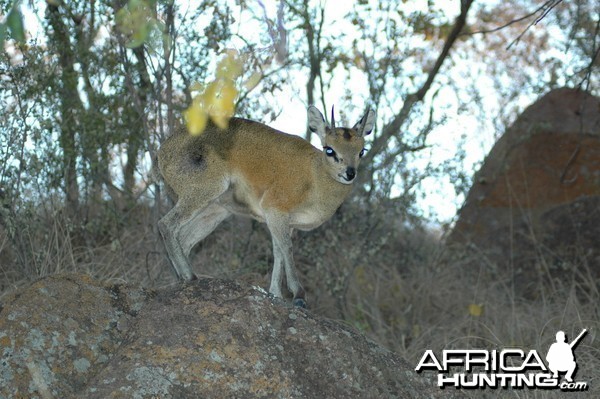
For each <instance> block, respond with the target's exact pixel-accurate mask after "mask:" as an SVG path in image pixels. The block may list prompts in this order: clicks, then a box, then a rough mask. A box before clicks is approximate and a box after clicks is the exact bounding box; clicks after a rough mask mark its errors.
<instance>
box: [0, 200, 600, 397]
mask: <svg viewBox="0 0 600 399" xmlns="http://www.w3.org/2000/svg"><path fill="white" fill-rule="evenodd" d="M398 209H399V208H398V207H396V206H394V204H393V203H390V204H388V206H386V207H383V208H379V209H373V208H369V207H366V206H365V205H361V204H359V203H352V202H351V203H347V204H345V205H344V206H343V207H342V209H341V210H340V211H339V212H338V213H337V214H336V216H334V218H332V220H330V221H329V222H327V223H326V224H325V225H323V226H322V227H320V228H319V229H317V230H314V231H312V232H306V233H303V232H299V233H296V234H295V236H294V245H295V251H294V252H295V258H296V262H297V266H298V268H299V272H300V274H301V281H302V282H303V283H304V285H305V288H306V290H307V293H308V298H307V299H308V302H309V306H310V307H311V311H312V312H314V313H317V314H320V315H323V316H326V317H329V318H333V319H336V320H340V321H342V322H344V323H347V324H349V325H351V326H353V327H354V328H356V329H358V330H360V331H361V332H363V333H364V334H366V335H368V336H369V337H370V338H371V339H373V340H375V341H377V342H379V343H380V344H382V345H383V346H385V347H387V348H389V349H390V350H392V351H395V352H397V353H399V354H400V355H401V356H403V357H404V358H406V359H407V360H408V362H409V364H413V365H415V366H416V364H417V362H418V361H419V359H420V358H421V356H422V355H423V352H424V351H425V350H426V349H431V350H433V351H434V352H436V353H440V352H441V351H442V350H443V349H448V348H455V349H470V348H487V349H502V348H507V347H517V348H522V349H523V350H531V349H535V350H537V351H538V352H539V353H540V354H541V355H543V356H545V354H546V351H547V350H548V348H549V346H550V344H551V343H553V342H554V336H555V333H556V331H558V330H564V331H565V332H566V334H567V336H568V337H569V338H573V337H575V336H576V335H577V334H578V333H579V332H580V331H581V330H582V329H583V328H587V329H588V330H589V333H588V335H587V336H586V337H585V339H584V340H583V341H582V342H581V344H580V345H579V346H578V347H577V350H576V357H577V361H578V365H579V369H578V372H577V374H576V377H577V378H576V379H577V380H578V381H587V382H588V384H589V386H590V390H589V391H588V392H587V394H588V395H591V396H590V397H594V396H600V377H599V376H600V375H599V374H598V372H597V371H596V370H598V369H600V341H599V340H598V337H597V332H598V331H599V330H600V294H599V292H598V285H597V281H596V280H595V279H594V277H593V276H595V274H594V273H593V270H591V266H590V262H589V261H588V260H587V259H585V257H581V258H573V259H564V260H563V261H564V264H565V265H566V266H565V267H567V269H566V270H568V271H567V272H566V273H572V274H573V275H577V276H578V278H569V279H557V278H556V277H555V276H547V278H545V279H541V280H540V284H542V282H543V281H548V282H549V283H548V284H546V285H542V286H537V287H536V289H537V290H538V292H539V293H540V295H536V296H524V295H521V293H520V292H519V291H517V290H516V289H515V282H514V281H513V280H512V273H511V271H510V270H506V271H503V270H501V268H500V266H499V265H495V264H494V263H493V261H492V260H490V259H486V258H485V257H483V256H479V255H478V253H475V254H474V255H473V253H472V252H470V254H471V255H468V256H462V257H456V256H452V257H451V256H449V254H448V250H447V249H446V248H444V247H443V245H442V244H441V243H440V241H439V239H438V237H437V235H436V234H434V233H432V232H430V231H428V230H427V229H425V228H422V227H419V226H418V225H415V224H411V225H409V224H407V223H405V222H403V220H404V219H403V216H404V215H402V214H401V212H400V211H399V210H398ZM33 215H34V216H31V214H30V216H29V217H22V218H21V219H20V228H19V231H18V234H19V236H18V237H15V232H14V231H13V232H12V233H11V232H10V231H8V230H7V229H5V228H0V290H1V292H0V301H1V300H2V296H3V295H4V294H5V293H7V292H9V291H12V290H14V289H16V288H18V287H19V286H22V285H24V284H26V283H27V282H28V281H31V280H33V279H36V278H38V277H41V276H46V275H50V274H55V273H59V272H71V271H74V272H83V273H87V274H90V275H92V276H94V277H96V278H99V279H105V280H120V281H127V282H131V283H135V284H141V285H144V286H146V287H150V288H158V287H163V286H166V285H171V284H176V280H175V278H174V277H173V275H172V273H171V270H170V266H169V264H168V262H167V260H166V257H165V255H164V250H163V247H162V243H161V241H160V238H159V237H158V236H157V232H156V227H155V217H153V216H152V210H151V209H150V207H149V206H145V205H138V206H137V207H136V208H135V209H133V210H131V211H130V212H129V213H128V214H127V215H125V216H123V215H119V216H118V217H116V216H115V213H114V212H108V211H106V212H104V213H102V212H100V213H99V214H98V215H97V217H98V218H100V219H101V220H104V221H105V223H103V224H102V226H101V227H98V226H92V227H91V225H90V224H89V223H88V224H87V225H84V226H83V227H82V226H79V227H77V226H75V225H76V223H75V224H74V223H73V221H71V220H68V218H67V217H66V216H64V214H63V213H61V212H46V213H44V214H43V215H42V214H39V213H38V214H35V213H34V214H33ZM85 226H87V227H85ZM81 229H84V230H85V229H87V231H84V232H82V230H81ZM17 239H18V242H19V243H20V244H19V245H15V242H17ZM19 251H24V252H25V253H22V254H19V253H18V252H19ZM465 253H467V252H465ZM579 253H585V252H583V251H580V252H579ZM454 254H456V252H454ZM22 259H28V262H29V264H27V265H23V264H22V263H21V262H22ZM272 261H273V258H272V250H271V240H270V237H269V234H268V231H267V230H266V228H265V227H264V226H263V225H261V224H259V223H257V222H253V221H250V220H246V219H237V218H231V219H228V220H227V221H225V222H224V223H223V224H222V225H221V226H219V227H218V228H217V230H216V231H215V232H214V233H213V234H212V235H210V236H209V237H208V238H207V239H206V240H205V241H204V242H202V243H200V244H199V245H198V246H197V247H196V248H195V249H194V250H193V254H192V265H193V267H194V270H195V272H196V273H197V274H198V275H200V276H212V277H218V278H230V279H238V280H243V281H245V282H247V283H251V284H255V285H261V286H263V287H268V283H269V273H270V270H271V266H272ZM473 309H476V310H478V311H477V312H474V311H473ZM466 393H467V394H471V393H469V392H466ZM472 394H473V396H474V397H481V394H482V392H480V391H478V392H476V393H475V392H473V393H472ZM489 394H490V396H498V395H500V396H504V397H549V398H552V397H561V393H560V392H552V391H511V390H508V391H498V392H496V391H494V392H489ZM574 397H575V396H574Z"/></svg>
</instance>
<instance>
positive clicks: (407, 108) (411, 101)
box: [363, 0, 473, 176]
mask: <svg viewBox="0 0 600 399" xmlns="http://www.w3.org/2000/svg"><path fill="white" fill-rule="evenodd" d="M472 4H473V0H463V1H462V2H461V10H460V14H459V15H458V17H456V21H455V22H454V26H453V28H452V31H451V32H450V34H449V35H448V38H447V39H446V42H445V43H444V47H443V49H442V51H441V53H440V55H439V56H438V58H437V60H436V62H435V64H434V66H433V68H432V69H431V71H430V72H429V75H428V76H427V80H425V83H423V85H422V86H421V87H420V88H419V90H417V91H416V92H414V93H411V94H409V95H408V96H407V97H406V99H405V100H404V105H403V106H402V109H401V110H400V111H399V112H398V113H397V114H396V115H395V116H394V118H393V119H392V121H391V122H390V123H388V124H387V125H385V126H384V127H383V129H382V132H381V134H380V135H379V137H377V138H376V139H375V140H374V141H373V143H372V145H371V149H370V151H369V152H368V153H367V154H366V155H365V162H367V163H369V164H372V162H373V158H375V156H376V155H377V154H379V153H380V152H381V151H382V150H383V148H384V147H385V146H386V144H387V142H388V140H389V139H390V137H392V136H397V135H398V134H399V133H400V129H401V128H402V126H403V125H404V123H405V122H406V120H407V119H408V117H409V115H410V113H411V112H412V110H413V107H414V106H415V105H416V104H417V103H419V102H421V101H423V98H425V95H426V94H427V92H428V91H429V89H430V88H431V85H432V83H433V81H434V80H435V78H436V76H437V74H438V72H439V71H440V68H441V67H442V64H443V63H444V60H445V59H446V58H447V57H448V54H449V53H450V49H451V48H452V46H453V45H454V43H455V42H456V40H457V39H458V37H459V35H460V33H461V32H462V30H463V28H464V27H465V24H466V20H467V14H468V12H469V9H470V8H471V5H472ZM364 175H368V174H363V176H364Z"/></svg>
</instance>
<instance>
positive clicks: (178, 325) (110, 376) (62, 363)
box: [0, 275, 462, 399]
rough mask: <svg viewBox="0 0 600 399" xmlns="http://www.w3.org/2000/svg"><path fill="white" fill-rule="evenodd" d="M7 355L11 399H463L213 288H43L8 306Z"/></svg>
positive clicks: (45, 284)
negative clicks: (83, 398)
mask: <svg viewBox="0 0 600 399" xmlns="http://www.w3.org/2000/svg"><path fill="white" fill-rule="evenodd" d="M0 357H1V358H0V359H1V362H0V378H1V379H2V384H0V397H10V398H36V397H37V398H43V399H45V398H58V397H60V398H69V397H85V398H150V397H155V398H261V397H264V398H358V397H364V398H369V397H372V398H375V397H377V398H435V397H440V398H441V397H452V396H455V397H462V395H461V393H460V392H451V395H450V396H448V392H444V391H441V390H439V389H438V388H437V387H436V385H435V381H432V380H430V379H429V378H428V377H426V376H424V375H417V374H416V373H414V371H413V370H414V366H411V365H409V364H407V363H406V362H405V361H404V360H403V359H401V358H400V357H399V356H397V355H395V354H394V353H391V352H389V351H387V350H386V349H384V348H382V347H380V346H379V345H377V344H375V343H374V342H371V341H369V340H368V339H366V338H365V337H364V336H362V335H361V334H359V333H357V332H356V331H354V330H352V329H351V328H349V327H347V326H345V325H343V324H340V323H338V322H335V321H332V320H329V319H325V318H320V317H317V316H315V315H313V314H312V313H311V312H310V311H307V310H304V309H297V308H290V307H288V306H286V305H284V304H283V303H279V302H278V301H274V300H272V299H271V298H270V297H269V296H268V295H266V294H265V293H264V292H262V291H260V290H258V289H256V288H253V287H250V286H245V287H244V286H241V285H239V284H237V283H234V282H231V281H224V280H217V279H202V280H198V281H195V282H193V283H190V284H187V285H180V286H176V287H173V288H167V289H160V290H156V291H149V290H144V289H140V288H137V287H134V286H131V285H127V284H102V283H99V282H97V281H94V280H92V279H90V278H89V277H86V276H81V275H61V276H53V277H48V278H45V279H42V280H40V281H37V282H36V283H34V284H32V285H30V286H29V287H27V288H24V289H22V290H19V291H17V292H14V293H13V294H11V295H8V296H6V297H5V298H4V299H3V301H2V307H1V309H0Z"/></svg>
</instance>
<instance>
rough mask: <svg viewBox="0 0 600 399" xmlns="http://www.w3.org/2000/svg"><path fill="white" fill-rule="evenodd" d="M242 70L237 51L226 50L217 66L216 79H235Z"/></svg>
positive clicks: (241, 62) (242, 66) (242, 64)
mask: <svg viewBox="0 0 600 399" xmlns="http://www.w3.org/2000/svg"><path fill="white" fill-rule="evenodd" d="M243 70H244V63H243V61H242V60H241V59H240V55H239V53H238V52H237V50H227V53H226V55H225V57H223V58H222V59H221V61H219V64H218V65H217V78H224V79H232V80H235V79H237V78H238V77H239V76H240V75H241V74H242V72H243Z"/></svg>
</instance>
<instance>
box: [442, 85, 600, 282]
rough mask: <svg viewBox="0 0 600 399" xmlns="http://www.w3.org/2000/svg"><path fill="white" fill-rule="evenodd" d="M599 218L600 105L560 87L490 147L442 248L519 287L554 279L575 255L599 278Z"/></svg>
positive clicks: (520, 118) (533, 106) (534, 105)
mask: <svg viewBox="0 0 600 399" xmlns="http://www.w3.org/2000/svg"><path fill="white" fill-rule="evenodd" d="M599 216H600V99H598V98H596V97H593V96H591V95H590V94H587V93H585V92H582V91H579V90H575V89H558V90H554V91H551V92H550V93H548V94H546V95H545V96H543V97H542V98H540V99H539V100H538V101H537V102H535V103H534V104H533V105H531V106H530V107H529V108H527V109H526V110H525V111H524V112H523V113H522V114H521V116H520V117H519V118H518V119H517V121H516V122H515V123H514V124H513V126H512V127H510V128H509V129H508V130H507V131H506V132H505V134H504V135H503V136H502V137H501V138H500V139H499V140H498V142H497V143H496V144H495V146H494V147H493V149H492V150H491V151H490V153H489V155H488V156H487V157H486V159H485V162H484V164H483V166H482V167H481V169H480V170H479V172H477V174H476V175H475V177H474V183H473V186H472V188H471V190H470V191H469V194H468V196H467V199H466V201H465V204H464V206H463V207H462V209H461V210H460V213H459V218H458V220H457V223H456V226H455V227H454V229H453V231H452V232H451V234H450V235H449V237H448V240H447V243H448V244H449V245H450V246H454V245H455V244H460V245H462V247H463V248H465V247H467V248H470V254H467V256H473V257H476V258H478V259H479V260H478V262H479V263H480V264H482V263H486V264H490V265H495V266H498V267H499V269H500V270H501V271H504V272H506V270H507V268H508V267H509V266H510V268H511V269H510V270H511V271H512V272H514V274H515V275H514V278H515V279H516V280H518V281H521V282H527V281H529V282H530V283H531V284H536V283H538V282H539V281H540V279H539V278H540V276H541V275H544V277H548V276H559V275H560V274H561V273H563V272H564V271H566V270H565V265H567V266H568V264H573V263H578V262H581V261H582V259H581V258H576V255H577V254H579V255H581V256H584V260H583V261H584V262H586V263H587V264H588V266H590V267H591V269H592V271H594V273H595V275H596V276H597V277H598V276H600V219H599ZM465 244H467V245H466V246H465ZM467 252H469V250H467ZM573 267H574V266H573ZM521 285H522V286H523V288H527V287H526V285H527V284H521Z"/></svg>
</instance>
